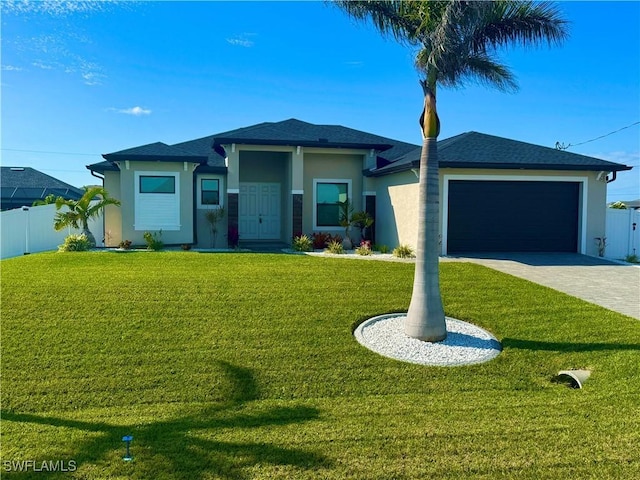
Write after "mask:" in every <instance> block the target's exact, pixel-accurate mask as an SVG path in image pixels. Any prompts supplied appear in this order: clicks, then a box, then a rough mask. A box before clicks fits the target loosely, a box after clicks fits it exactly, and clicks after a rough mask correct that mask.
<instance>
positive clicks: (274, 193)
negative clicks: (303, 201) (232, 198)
mask: <svg viewBox="0 0 640 480" xmlns="http://www.w3.org/2000/svg"><path fill="white" fill-rule="evenodd" d="M238 233H239V234H240V239H241V240H280V184H279V183H241V184H240V198H239V199H238Z"/></svg>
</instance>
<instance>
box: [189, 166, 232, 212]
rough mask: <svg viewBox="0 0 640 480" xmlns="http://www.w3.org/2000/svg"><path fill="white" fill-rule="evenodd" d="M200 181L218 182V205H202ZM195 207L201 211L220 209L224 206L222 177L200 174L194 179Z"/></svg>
mask: <svg viewBox="0 0 640 480" xmlns="http://www.w3.org/2000/svg"><path fill="white" fill-rule="evenodd" d="M202 180H218V189H219V192H218V195H219V196H218V205H207V204H203V203H202ZM196 183H197V185H196V195H197V200H196V206H197V208H199V209H202V210H215V209H217V208H222V207H223V206H224V192H225V189H224V187H225V185H224V177H223V176H222V175H212V174H207V173H204V174H201V175H198V176H197V179H196Z"/></svg>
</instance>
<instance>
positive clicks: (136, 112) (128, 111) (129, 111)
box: [107, 106, 151, 117]
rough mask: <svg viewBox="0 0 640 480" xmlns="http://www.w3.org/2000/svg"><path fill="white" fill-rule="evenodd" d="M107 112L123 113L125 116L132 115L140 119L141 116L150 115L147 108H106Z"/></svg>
mask: <svg viewBox="0 0 640 480" xmlns="http://www.w3.org/2000/svg"><path fill="white" fill-rule="evenodd" d="M107 110H109V111H111V112H116V113H123V114H125V115H133V116H135V117H140V116H142V115H151V110H150V109H148V108H143V107H139V106H135V107H131V108H108V109H107Z"/></svg>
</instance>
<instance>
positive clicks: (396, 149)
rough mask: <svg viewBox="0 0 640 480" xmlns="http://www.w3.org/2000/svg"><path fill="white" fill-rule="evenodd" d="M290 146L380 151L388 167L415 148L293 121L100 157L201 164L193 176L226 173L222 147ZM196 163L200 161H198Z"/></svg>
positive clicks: (100, 167) (104, 168)
mask: <svg viewBox="0 0 640 480" xmlns="http://www.w3.org/2000/svg"><path fill="white" fill-rule="evenodd" d="M230 143H237V144H245V145H291V146H303V147H305V146H306V147H327V148H358V149H374V150H378V151H383V153H382V154H381V155H382V157H380V158H381V161H382V162H383V163H385V164H386V163H389V162H390V160H389V159H391V158H395V157H398V156H399V155H402V154H404V153H406V152H408V151H411V150H413V149H415V148H417V146H416V145H413V144H410V143H405V142H400V141H398V140H392V139H390V138H386V137H381V136H379V135H374V134H371V133H367V132H362V131H360V130H354V129H352V128H347V127H343V126H340V125H315V124H312V123H307V122H302V121H300V120H296V119H294V118H292V119H289V120H284V121H281V122H264V123H259V124H257V125H251V126H249V127H244V128H238V129H235V130H229V131H226V132H222V133H218V134H215V135H209V136H206V137H202V138H197V139H195V140H189V141H186V142H181V143H176V144H174V145H167V144H165V143H162V142H156V143H151V144H149V145H142V146H140V147H134V148H129V149H126V150H120V151H119V152H114V153H109V154H105V155H103V157H104V158H105V159H106V160H108V161H110V162H115V161H116V160H140V161H158V160H159V161H183V160H185V161H194V160H196V161H200V162H201V165H200V166H198V168H197V169H196V172H216V173H224V172H226V166H225V160H224V158H225V156H226V154H225V151H224V148H223V147H222V145H228V144H230ZM198 159H199V160H198ZM87 168H88V169H90V170H92V171H96V172H101V173H103V172H104V171H108V170H117V169H118V168H117V166H116V165H115V164H112V165H111V166H109V165H107V164H106V163H105V162H100V163H96V164H93V165H88V166H87Z"/></svg>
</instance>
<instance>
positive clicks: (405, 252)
mask: <svg viewBox="0 0 640 480" xmlns="http://www.w3.org/2000/svg"><path fill="white" fill-rule="evenodd" d="M391 254H392V255H393V256H394V257H397V258H413V257H415V255H414V253H413V248H411V247H410V246H409V245H406V244H403V245H398V246H397V247H396V248H394V249H393V252H391Z"/></svg>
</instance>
